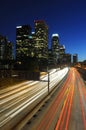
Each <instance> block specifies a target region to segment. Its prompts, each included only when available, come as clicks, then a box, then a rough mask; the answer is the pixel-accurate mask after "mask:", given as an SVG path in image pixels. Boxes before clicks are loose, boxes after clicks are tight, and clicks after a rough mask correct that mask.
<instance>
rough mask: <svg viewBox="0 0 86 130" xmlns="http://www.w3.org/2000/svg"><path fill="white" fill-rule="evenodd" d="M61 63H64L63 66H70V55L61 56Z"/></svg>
mask: <svg viewBox="0 0 86 130" xmlns="http://www.w3.org/2000/svg"><path fill="white" fill-rule="evenodd" d="M63 63H64V64H67V65H70V64H71V54H69V53H65V54H64V55H63Z"/></svg>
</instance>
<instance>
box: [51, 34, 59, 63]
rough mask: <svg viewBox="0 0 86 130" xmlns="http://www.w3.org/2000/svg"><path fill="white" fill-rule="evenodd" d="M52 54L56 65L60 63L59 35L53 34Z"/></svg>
mask: <svg viewBox="0 0 86 130" xmlns="http://www.w3.org/2000/svg"><path fill="white" fill-rule="evenodd" d="M51 46H52V53H53V58H54V63H56V64H57V63H58V59H59V35H58V34H52V45H51Z"/></svg>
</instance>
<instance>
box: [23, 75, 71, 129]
mask: <svg viewBox="0 0 86 130" xmlns="http://www.w3.org/2000/svg"><path fill="white" fill-rule="evenodd" d="M69 75H70V76H69V77H68V78H67V80H66V82H65V84H64V86H62V90H61V91H58V95H57V92H56V94H54V96H53V97H51V99H50V101H49V104H48V105H45V107H43V110H42V111H41V112H38V116H37V117H36V119H35V120H34V119H32V121H31V124H29V123H28V124H29V125H28V124H26V125H25V127H24V128H23V130H24V129H25V130H31V129H32V130H38V129H39V130H40V129H41V130H42V129H43V130H44V129H45V130H48V129H49V130H52V129H54V128H55V124H56V121H57V118H59V112H60V110H61V109H62V106H63V103H64V100H65V97H66V95H67V93H68V87H67V84H69V81H70V79H71V74H69ZM60 89H61V87H59V90H60ZM57 111H58V112H57ZM56 113H57V114H56Z"/></svg>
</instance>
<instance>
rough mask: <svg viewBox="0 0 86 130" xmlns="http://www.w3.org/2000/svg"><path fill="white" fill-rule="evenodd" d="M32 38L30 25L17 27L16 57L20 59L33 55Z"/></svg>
mask: <svg viewBox="0 0 86 130" xmlns="http://www.w3.org/2000/svg"><path fill="white" fill-rule="evenodd" d="M31 38H32V37H31V26H30V25H23V26H17V27H16V58H17V59H18V60H21V59H23V58H25V57H29V56H31V51H30V50H31V46H32V44H31Z"/></svg>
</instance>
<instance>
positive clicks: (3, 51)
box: [0, 35, 13, 60]
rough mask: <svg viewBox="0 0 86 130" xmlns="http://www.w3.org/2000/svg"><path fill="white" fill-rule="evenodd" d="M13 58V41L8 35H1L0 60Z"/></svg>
mask: <svg viewBox="0 0 86 130" xmlns="http://www.w3.org/2000/svg"><path fill="white" fill-rule="evenodd" d="M12 59H13V43H12V42H10V41H8V40H7V38H6V37H4V36H2V35H0V60H12Z"/></svg>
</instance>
